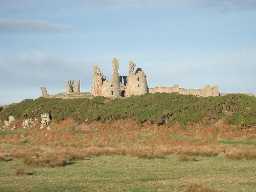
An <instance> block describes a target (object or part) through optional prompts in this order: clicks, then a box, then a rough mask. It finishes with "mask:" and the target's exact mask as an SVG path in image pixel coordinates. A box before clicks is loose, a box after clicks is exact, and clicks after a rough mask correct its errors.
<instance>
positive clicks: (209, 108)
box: [0, 94, 256, 127]
mask: <svg viewBox="0 0 256 192" xmlns="http://www.w3.org/2000/svg"><path fill="white" fill-rule="evenodd" d="M45 112H50V113H51V115H52V117H53V120H55V121H60V120H63V119H66V118H73V119H75V120H77V121H80V122H82V121H102V122H106V121H112V120H119V119H134V120H136V121H138V122H146V121H149V122H152V123H158V124H164V123H167V124H172V123H179V124H181V125H187V124H191V123H202V124H212V123H215V122H217V121H218V120H220V119H224V120H225V121H226V122H227V123H230V124H234V125H239V126H243V127H246V126H254V125H256V118H255V117H256V97H253V96H247V95H242V94H232V95H226V96H221V97H208V98H202V97H194V96H184V95H178V94H147V95H144V96H134V97H130V98H126V99H116V100H109V99H105V98H103V97H95V98H93V99H66V100H63V99H46V98H39V99H36V100H24V101H22V102H21V103H18V104H13V105H9V106H8V107H6V108H2V109H1V110H0V119H2V120H4V119H6V118H7V117H8V116H9V115H13V116H15V118H16V119H22V118H24V117H39V116H40V114H41V113H45Z"/></svg>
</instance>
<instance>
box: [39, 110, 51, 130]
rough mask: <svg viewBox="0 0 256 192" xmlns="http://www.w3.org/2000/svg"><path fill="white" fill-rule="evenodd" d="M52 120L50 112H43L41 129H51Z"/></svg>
mask: <svg viewBox="0 0 256 192" xmlns="http://www.w3.org/2000/svg"><path fill="white" fill-rule="evenodd" d="M51 120H52V117H51V114H50V113H43V114H41V124H40V129H47V130H50V129H51V128H50V122H51Z"/></svg>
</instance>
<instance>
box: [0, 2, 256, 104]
mask: <svg viewBox="0 0 256 192" xmlns="http://www.w3.org/2000/svg"><path fill="white" fill-rule="evenodd" d="M255 20H256V0H243V1H241V0H179V1H178V0H158V1H155V0H125V1H124V0H94V1H92V0H73V1H70V0H44V1H41V0H0V72H1V75H0V88H1V91H0V104H7V103H11V102H16V101H19V100H22V99H25V98H35V97H38V96H39V95H40V86H46V87H47V88H48V89H49V92H50V93H57V92H61V91H63V89H64V81H65V80H69V79H80V80H81V81H82V89H83V90H84V91H86V90H89V89H90V82H91V72H92V66H93V64H99V65H100V66H101V67H102V69H103V70H104V71H105V73H106V75H109V74H110V70H111V60H112V58H113V57H117V58H118V59H119V60H120V64H121V66H120V67H121V73H125V72H126V70H127V64H128V61H129V60H133V61H135V63H137V65H138V66H140V67H143V68H144V70H145V71H146V72H147V74H148V81H149V85H150V87H154V86H157V85H162V86H171V85H173V84H180V85H181V86H183V87H187V88H199V87H202V86H204V85H206V84H213V85H219V87H220V89H221V91H222V92H253V93H255V92H256V76H255V72H256V24H255Z"/></svg>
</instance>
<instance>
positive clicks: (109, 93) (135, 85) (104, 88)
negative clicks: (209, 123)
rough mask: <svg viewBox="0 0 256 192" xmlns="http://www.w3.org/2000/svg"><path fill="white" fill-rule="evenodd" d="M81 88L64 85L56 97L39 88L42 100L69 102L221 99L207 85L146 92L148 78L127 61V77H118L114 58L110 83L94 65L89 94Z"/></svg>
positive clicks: (77, 83) (216, 90)
mask: <svg viewBox="0 0 256 192" xmlns="http://www.w3.org/2000/svg"><path fill="white" fill-rule="evenodd" d="M80 85H81V82H80V80H69V81H67V82H66V83H65V91H64V93H59V94H57V95H49V94H48V92H47V89H46V88H45V87H41V91H42V97H47V98H63V99H71V98H91V97H96V96H103V97H107V98H121V97H130V96H136V95H144V94H146V93H179V94H181V95H194V96H198V97H210V96H213V97H216V96H220V91H219V88H218V86H210V85H207V86H205V87H203V88H202V89H185V88H181V87H180V86H179V85H174V86H172V87H154V88H149V87H148V82H147V76H146V74H145V72H144V71H143V69H141V68H136V64H135V63H134V62H132V61H130V62H129V64H128V74H127V75H123V76H122V75H120V74H119V61H118V60H117V59H116V58H114V59H113V60H112V75H111V78H110V79H107V77H106V76H105V75H104V74H103V72H102V71H101V69H100V68H99V67H98V66H97V65H95V66H94V67H93V74H92V85H91V93H86V92H81V91H80Z"/></svg>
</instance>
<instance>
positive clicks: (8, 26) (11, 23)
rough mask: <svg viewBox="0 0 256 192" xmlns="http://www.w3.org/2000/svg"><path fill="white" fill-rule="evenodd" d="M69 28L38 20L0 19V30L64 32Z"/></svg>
mask: <svg viewBox="0 0 256 192" xmlns="http://www.w3.org/2000/svg"><path fill="white" fill-rule="evenodd" d="M70 29H71V28H70V27H68V26H65V25H60V24H51V23H49V22H47V21H39V20H19V19H0V32H22V31H23V32H64V31H66V30H70Z"/></svg>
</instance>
